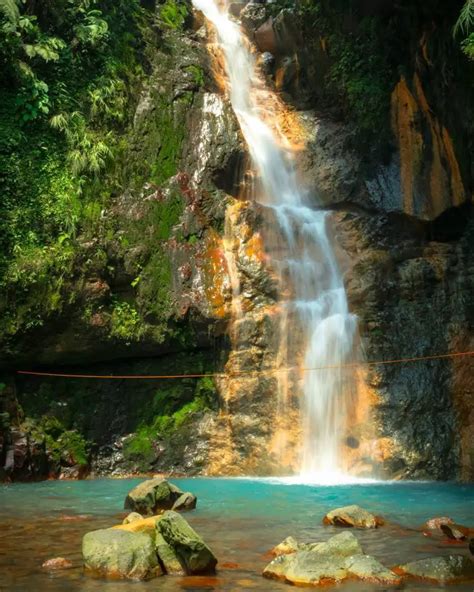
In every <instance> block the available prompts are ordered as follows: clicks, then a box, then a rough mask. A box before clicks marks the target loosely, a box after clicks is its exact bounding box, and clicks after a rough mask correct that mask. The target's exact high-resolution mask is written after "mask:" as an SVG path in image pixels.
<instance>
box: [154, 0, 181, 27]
mask: <svg viewBox="0 0 474 592" xmlns="http://www.w3.org/2000/svg"><path fill="white" fill-rule="evenodd" d="M187 15H188V9H187V8H186V5H185V4H184V2H183V1H182V0H181V1H180V0H166V1H165V3H164V4H163V5H162V6H161V8H160V18H161V20H162V22H163V24H164V25H165V26H167V27H169V28H170V29H181V28H182V27H183V25H184V22H185V20H186V17H187Z"/></svg>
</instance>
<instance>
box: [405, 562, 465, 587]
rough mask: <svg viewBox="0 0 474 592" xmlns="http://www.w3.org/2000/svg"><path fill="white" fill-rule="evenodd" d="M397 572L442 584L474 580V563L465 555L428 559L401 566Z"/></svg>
mask: <svg viewBox="0 0 474 592" xmlns="http://www.w3.org/2000/svg"><path fill="white" fill-rule="evenodd" d="M397 571H398V572H400V573H402V574H404V575H407V576H412V577H414V578H419V579H422V580H428V581H430V582H439V583H441V584H449V583H455V582H461V581H471V580H474V563H473V562H472V560H471V559H469V558H468V557H465V556H464V555H448V556H447V557H428V558H427V559H420V560H418V561H412V562H411V563H407V564H405V565H401V566H400V567H398V568H397Z"/></svg>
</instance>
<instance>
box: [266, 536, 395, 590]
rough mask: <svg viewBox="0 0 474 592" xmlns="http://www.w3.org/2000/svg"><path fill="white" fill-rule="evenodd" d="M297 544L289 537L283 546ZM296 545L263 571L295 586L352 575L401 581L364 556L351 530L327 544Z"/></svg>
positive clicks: (339, 580) (333, 580)
mask: <svg viewBox="0 0 474 592" xmlns="http://www.w3.org/2000/svg"><path fill="white" fill-rule="evenodd" d="M289 539H290V541H289ZM288 541H289V542H288ZM294 543H296V541H295V539H293V538H292V537H288V538H287V539H285V540H284V541H283V543H281V548H282V549H285V548H293V546H294ZM296 545H297V550H296V551H294V552H289V553H281V554H280V555H278V556H277V557H276V558H275V559H274V560H273V561H271V562H270V563H269V564H268V565H267V566H266V567H265V569H264V570H263V576H264V577H267V578H273V579H278V580H283V581H285V582H288V583H290V584H294V585H313V586H316V585H320V584H327V583H337V582H341V581H343V580H346V579H348V578H357V579H359V580H364V581H370V582H374V583H380V584H389V585H390V584H391V585H397V584H398V583H399V582H400V576H398V575H397V574H395V573H394V572H392V571H391V570H390V569H388V568H387V567H385V566H384V565H382V564H381V563H380V562H379V561H377V560H376V559H375V558H374V557H371V556H370V555H364V554H363V552H362V549H361V546H360V544H359V541H358V540H357V538H356V537H355V536H354V535H353V534H352V533H350V532H343V533H340V534H338V535H336V536H334V537H331V538H330V539H329V540H328V541H326V542H324V543H309V544H308V543H306V544H300V545H298V544H296ZM279 547H280V545H278V547H275V549H278V548H279Z"/></svg>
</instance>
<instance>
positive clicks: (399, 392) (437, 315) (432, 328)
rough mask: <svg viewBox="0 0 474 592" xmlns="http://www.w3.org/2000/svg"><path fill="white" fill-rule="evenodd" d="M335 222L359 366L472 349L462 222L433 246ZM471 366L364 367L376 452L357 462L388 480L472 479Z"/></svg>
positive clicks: (470, 282)
mask: <svg viewBox="0 0 474 592" xmlns="http://www.w3.org/2000/svg"><path fill="white" fill-rule="evenodd" d="M337 219H338V222H337V230H336V232H337V234H338V238H339V240H340V245H341V246H342V248H343V249H344V251H346V253H348V254H350V255H351V257H352V262H351V263H350V264H349V263H347V260H346V264H347V270H346V277H347V289H348V296H349V300H350V303H351V307H352V309H353V310H354V311H355V312H356V313H357V314H358V315H359V318H360V332H361V336H362V339H363V343H364V347H365V351H366V356H367V358H368V359H369V360H374V361H376V360H398V359H403V358H412V357H418V356H424V355H433V354H434V355H437V354H449V353H451V352H463V351H470V350H472V344H473V331H472V327H473V321H474V319H473V316H472V309H471V307H470V306H469V304H468V302H469V296H468V294H469V293H471V292H472V289H473V286H474V268H473V266H472V257H471V256H470V253H471V252H472V219H471V222H470V223H469V224H470V225H469V227H468V228H467V229H466V231H465V233H464V234H463V235H462V236H461V238H460V239H459V240H457V241H452V242H443V243H441V242H436V241H430V240H428V237H427V235H426V234H425V232H426V229H425V230H424V229H423V227H421V228H420V227H419V226H417V223H415V222H411V221H409V220H407V219H399V220H397V219H393V218H392V219H390V218H387V217H384V216H366V215H357V214H349V213H345V214H342V213H341V214H338V216H337ZM356 229H357V230H356ZM471 368H472V360H471V359H470V358H464V359H463V358H459V359H453V360H449V361H447V360H443V359H438V360H436V359H435V360H431V361H430V360H428V361H420V362H413V363H404V364H395V365H387V366H384V365H381V366H377V367H375V368H373V369H372V370H371V371H370V372H369V373H368V375H367V376H366V381H367V385H368V389H371V390H372V391H373V392H374V393H375V394H374V397H375V400H374V407H373V411H374V414H375V418H374V425H375V426H376V432H377V433H376V435H375V440H374V442H373V443H374V445H375V451H376V453H375V455H374V454H373V453H369V452H368V451H367V457H370V456H371V457H372V459H375V460H378V461H379V462H380V463H381V467H383V469H384V471H385V474H386V475H389V476H392V477H393V476H398V477H400V478H438V479H452V478H459V477H460V478H464V479H472V476H473V472H472V471H473V464H472V459H471V457H470V455H471V454H472V444H469V443H468V440H469V439H470V437H471V427H470V426H471V423H470V421H471V420H470V413H471V412H470V411H468V406H469V405H470V404H471V401H472V388H471V381H470V379H469V378H468V374H469V372H470V371H472V370H470V369H471ZM466 411H467V414H466ZM469 451H470V452H469Z"/></svg>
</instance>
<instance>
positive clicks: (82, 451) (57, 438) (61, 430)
mask: <svg viewBox="0 0 474 592" xmlns="http://www.w3.org/2000/svg"><path fill="white" fill-rule="evenodd" d="M23 427H24V428H25V429H26V431H27V432H28V433H29V434H31V436H32V437H33V438H34V439H36V440H37V441H40V442H41V441H44V443H45V444H46V450H47V452H48V454H49V455H50V457H51V458H52V460H53V461H54V462H56V463H57V464H63V465H76V464H77V465H80V466H86V465H87V464H88V463H89V443H88V442H87V441H86V440H85V439H84V437H83V436H82V435H81V434H80V433H79V432H78V431H76V430H67V429H66V428H65V427H64V425H63V424H62V422H61V421H60V420H59V419H57V418H56V417H54V416H43V417H42V418H41V419H40V420H39V421H34V420H31V419H30V420H27V421H26V422H25V424H24V426H23Z"/></svg>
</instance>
